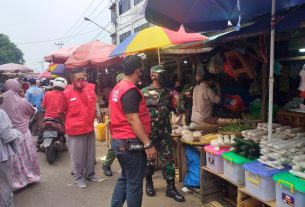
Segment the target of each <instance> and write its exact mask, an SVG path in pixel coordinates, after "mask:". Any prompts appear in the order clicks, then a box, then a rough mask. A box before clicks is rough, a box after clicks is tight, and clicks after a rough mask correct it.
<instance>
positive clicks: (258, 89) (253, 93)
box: [249, 79, 261, 96]
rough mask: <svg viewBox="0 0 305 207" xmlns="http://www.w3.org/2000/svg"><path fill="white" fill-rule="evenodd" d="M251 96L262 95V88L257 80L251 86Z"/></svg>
mask: <svg viewBox="0 0 305 207" xmlns="http://www.w3.org/2000/svg"><path fill="white" fill-rule="evenodd" d="M249 94H250V96H259V95H260V94H261V87H260V84H259V83H258V81H257V80H256V79H255V80H254V81H253V82H252V83H251V85H250V88H249Z"/></svg>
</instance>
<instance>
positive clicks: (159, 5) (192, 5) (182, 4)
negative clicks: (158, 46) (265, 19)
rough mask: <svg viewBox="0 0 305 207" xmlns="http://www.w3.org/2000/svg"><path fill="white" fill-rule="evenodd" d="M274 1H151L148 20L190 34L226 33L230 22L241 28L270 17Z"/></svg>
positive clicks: (296, 0)
mask: <svg viewBox="0 0 305 207" xmlns="http://www.w3.org/2000/svg"><path fill="white" fill-rule="evenodd" d="M303 3H305V0H278V1H277V2H276V8H275V11H276V12H277V11H282V10H286V9H290V8H292V7H294V6H297V5H300V4H303ZM271 7H272V1H271V0H166V1H164V0H148V2H147V7H146V10H145V16H146V19H147V20H148V21H149V22H151V23H153V24H155V25H159V26H162V27H166V28H169V29H171V30H178V29H179V28H180V27H181V25H183V26H184V28H185V30H186V31H187V32H202V31H215V30H224V29H226V28H228V21H230V22H231V23H232V24H233V25H237V26H238V25H239V24H241V23H246V22H249V21H252V20H254V19H255V18H257V17H259V16H262V15H265V14H270V12H271Z"/></svg>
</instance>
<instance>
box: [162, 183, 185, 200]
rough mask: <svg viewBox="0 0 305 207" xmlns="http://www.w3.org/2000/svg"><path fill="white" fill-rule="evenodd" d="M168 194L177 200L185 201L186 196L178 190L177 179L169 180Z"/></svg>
mask: <svg viewBox="0 0 305 207" xmlns="http://www.w3.org/2000/svg"><path fill="white" fill-rule="evenodd" d="M166 196H167V197H170V198H173V199H175V201H177V202H184V201H185V199H184V197H183V196H182V195H181V194H180V193H179V192H178V191H177V189H176V187H175V180H167V189H166Z"/></svg>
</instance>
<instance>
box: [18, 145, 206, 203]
mask: <svg viewBox="0 0 305 207" xmlns="http://www.w3.org/2000/svg"><path fill="white" fill-rule="evenodd" d="M106 152H107V148H106V145H105V144H104V143H101V142H97V159H98V160H97V166H96V172H97V174H98V176H100V177H101V178H105V176H104V175H103V172H102V169H101V163H102V161H101V158H102V157H104V156H105V154H106ZM38 156H39V160H40V166H41V173H42V175H41V181H40V182H39V183H38V184H34V185H31V186H29V187H27V188H26V189H25V190H23V191H20V192H17V193H15V196H14V200H15V207H53V206H56V207H98V206H103V207H104V206H105V207H106V206H110V201H111V196H112V192H113V189H114V186H115V183H116V181H117V178H118V176H119V170H120V167H119V165H118V162H117V161H115V162H114V165H113V167H112V168H113V172H114V176H113V177H110V178H109V180H106V181H102V182H99V183H88V187H87V188H85V189H79V188H76V187H74V186H73V185H72V183H73V178H72V176H71V175H70V159H69V156H68V153H67V152H66V153H63V154H61V155H60V157H59V159H58V160H57V161H56V162H55V163H54V164H53V165H49V164H48V163H47V161H46V158H45V155H44V154H43V153H41V152H39V153H38ZM154 181H155V184H156V191H157V195H156V197H154V198H150V197H147V196H146V195H145V193H144V196H143V207H155V206H160V207H170V206H177V207H179V206H183V207H197V206H201V204H200V201H199V199H198V197H197V196H196V195H194V194H193V193H184V194H183V195H185V198H186V202H185V203H177V202H175V201H174V200H173V199H171V198H167V197H166V196H165V188H166V182H165V181H163V178H162V175H161V171H158V172H157V173H156V174H155V175H154ZM177 188H178V189H179V190H181V186H180V185H177ZM125 206H126V205H125Z"/></svg>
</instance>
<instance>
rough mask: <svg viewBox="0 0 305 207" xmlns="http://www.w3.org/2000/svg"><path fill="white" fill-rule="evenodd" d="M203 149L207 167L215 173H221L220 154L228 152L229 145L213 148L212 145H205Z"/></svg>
mask: <svg viewBox="0 0 305 207" xmlns="http://www.w3.org/2000/svg"><path fill="white" fill-rule="evenodd" d="M204 150H205V152H206V161H207V167H208V168H209V169H211V170H213V171H214V172H215V173H219V174H221V173H223V172H224V170H223V158H222V156H221V155H222V154H223V153H224V152H228V151H229V150H230V147H220V148H219V147H218V148H215V147H214V146H212V145H207V146H205V147H204Z"/></svg>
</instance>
